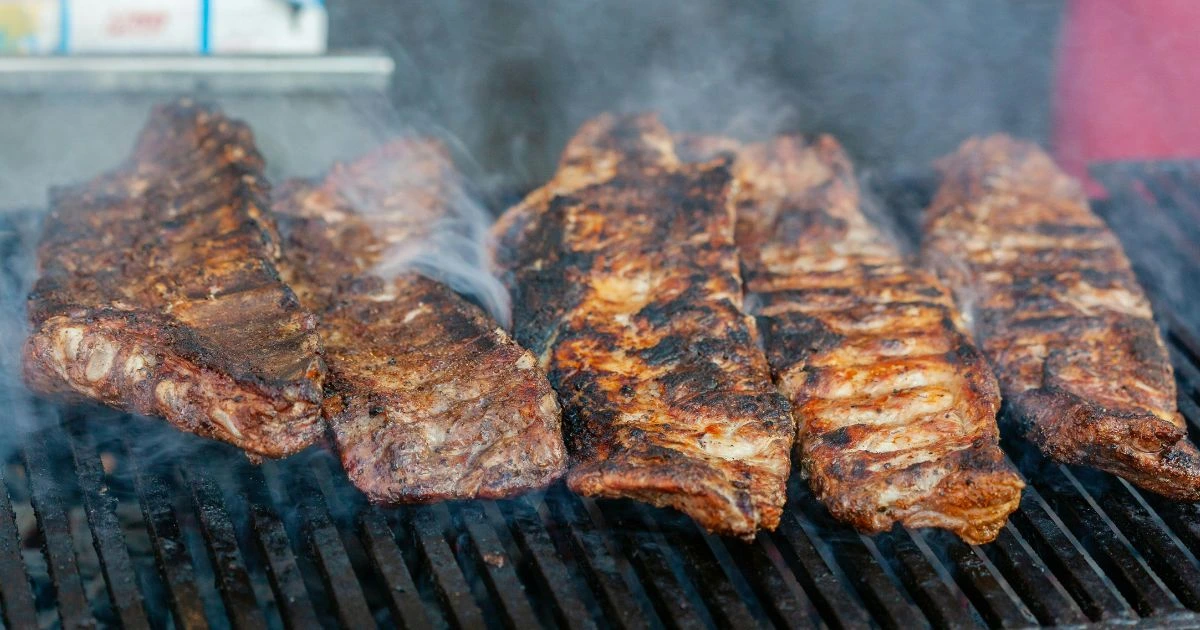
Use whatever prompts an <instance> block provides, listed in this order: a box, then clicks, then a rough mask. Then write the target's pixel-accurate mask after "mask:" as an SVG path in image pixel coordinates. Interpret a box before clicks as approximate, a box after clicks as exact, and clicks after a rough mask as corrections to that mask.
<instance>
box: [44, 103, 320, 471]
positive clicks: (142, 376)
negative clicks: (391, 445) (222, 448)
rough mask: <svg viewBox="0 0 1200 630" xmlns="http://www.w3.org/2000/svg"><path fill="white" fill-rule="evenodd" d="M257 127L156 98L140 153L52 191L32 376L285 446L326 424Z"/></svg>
mask: <svg viewBox="0 0 1200 630" xmlns="http://www.w3.org/2000/svg"><path fill="white" fill-rule="evenodd" d="M262 167H263V163H262V158H261V157H260V156H259V154H258V152H257V150H256V148H255V146H254V141H253V136H252V134H251V133H250V131H249V129H248V128H247V127H246V126H245V125H243V124H241V123H239V122H235V121H232V120H229V119H228V118H225V117H224V116H223V115H221V114H220V113H219V112H216V111H214V110H212V109H208V108H205V107H202V106H197V105H194V104H192V103H191V102H189V101H181V102H179V103H175V104H172V105H168V106H163V107H159V108H157V109H155V110H154V112H153V113H152V114H151V116H150V120H149V123H148V124H147V126H146V127H145V129H144V130H143V131H142V133H141V135H140V137H139V139H138V142H137V146H136V148H135V150H134V152H133V155H132V157H131V158H130V159H129V160H128V161H127V162H126V163H125V164H124V165H123V166H122V167H120V168H119V169H117V170H116V171H114V172H111V173H109V174H106V175H102V176H100V177H98V178H96V179H94V180H92V181H91V182H88V183H86V184H83V185H77V186H72V187H67V188H62V189H57V190H55V191H53V192H52V200H51V206H52V211H51V213H50V215H49V217H48V218H47V220H46V226H45V232H44V235H43V237H42V242H41V244H40V247H39V250H38V263H39V266H40V269H41V275H40V277H39V279H38V281H37V283H36V285H35V286H34V289H33V292H32V294H31V295H30V297H29V317H30V320H31V323H32V324H33V333H32V335H31V336H30V338H29V339H28V340H27V342H26V345H25V351H24V352H25V379H26V382H27V383H28V384H29V386H30V388H32V389H33V390H35V391H38V392H41V393H43V394H51V395H60V396H65V397H68V398H75V399H90V400H95V401H98V402H102V403H104V404H107V405H111V406H114V407H118V408H121V409H125V410H130V411H135V412H137V413H141V414H146V415H153V416H161V417H163V418H165V419H167V420H168V421H169V422H171V423H172V424H174V425H176V426H178V427H179V428H181V429H183V430H186V431H190V432H192V433H197V434H199V435H203V436H207V437H213V438H217V439H221V440H224V441H226V442H229V443H231V444H234V445H237V446H239V447H241V448H243V449H245V450H247V451H250V452H252V453H256V454H260V455H265V456H269V457H280V456H283V455H287V454H290V453H294V452H296V451H299V450H300V449H303V448H304V447H306V446H308V445H309V444H311V443H313V442H314V441H315V440H316V439H317V437H319V435H320V433H321V431H322V426H321V422H320V402H321V384H322V381H323V379H324V365H323V363H322V362H321V360H320V358H319V349H320V348H319V339H318V337H317V333H316V329H315V328H316V322H315V319H314V318H313V316H312V315H311V314H310V313H308V312H307V311H305V310H304V309H303V308H301V306H300V304H299V302H298V301H297V299H296V296H295V294H294V293H293V292H292V291H291V289H289V288H288V287H287V285H285V284H284V283H283V282H282V281H281V280H280V279H279V277H278V275H277V273H276V269H275V266H274V263H275V257H276V255H277V254H278V236H277V234H276V231H275V226H274V225H273V224H272V222H271V220H270V218H269V217H268V216H267V215H266V213H265V210H264V199H265V189H266V184H265V182H264V181H263V179H262Z"/></svg>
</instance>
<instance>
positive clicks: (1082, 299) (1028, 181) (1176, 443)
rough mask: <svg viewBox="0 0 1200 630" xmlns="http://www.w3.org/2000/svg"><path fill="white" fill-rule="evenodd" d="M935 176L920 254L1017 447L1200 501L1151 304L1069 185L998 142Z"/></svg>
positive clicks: (950, 160) (1021, 147) (980, 144)
mask: <svg viewBox="0 0 1200 630" xmlns="http://www.w3.org/2000/svg"><path fill="white" fill-rule="evenodd" d="M938 167H939V169H940V170H941V173H942V177H943V181H942V185H941V188H940V190H938V193H937V195H936V197H935V198H934V200H933V202H932V204H931V205H930V207H929V209H928V211H927V212H926V215H925V243H924V247H923V254H924V257H925V259H926V261H927V262H928V263H929V264H930V266H932V267H933V268H934V269H936V270H937V271H938V273H939V274H940V275H941V276H942V277H943V278H944V279H945V280H946V281H947V283H948V284H949V285H950V286H951V287H952V288H953V290H954V292H955V295H956V297H957V298H958V299H959V301H960V302H962V303H963V304H965V305H967V307H966V310H968V312H969V314H970V315H971V318H972V319H971V321H972V324H973V327H974V330H975V334H976V337H977V338H978V339H979V341H980V343H981V345H982V347H983V350H984V351H985V353H986V354H987V355H988V357H989V358H990V359H991V361H992V364H993V366H994V367H995V370H996V374H997V376H998V377H999V379H1000V385H1001V388H1002V390H1003V392H1004V396H1005V398H1006V399H1007V400H1008V402H1009V403H1010V404H1011V405H1012V407H1013V409H1014V411H1015V412H1016V415H1017V416H1018V418H1019V420H1020V425H1021V429H1022V430H1023V431H1024V434H1025V435H1026V437H1028V439H1029V440H1030V441H1032V442H1033V443H1034V444H1036V445H1037V446H1038V447H1039V448H1040V449H1041V450H1042V452H1044V453H1045V454H1046V455H1048V456H1049V457H1051V458H1052V459H1055V460H1057V461H1060V462H1066V463H1070V464H1080V465H1085V466H1093V467H1096V468H1099V469H1101V470H1105V471H1108V472H1111V473H1114V474H1116V475H1120V476H1121V477H1124V478H1126V479H1128V480H1129V481H1131V482H1133V483H1135V484H1137V485H1139V486H1141V487H1143V488H1146V489H1148V490H1151V491H1154V492H1157V493H1159V494H1162V495H1165V496H1168V497H1171V498H1175V499H1184V500H1190V501H1195V500H1198V499H1200V453H1198V452H1197V451H1196V448H1195V447H1194V446H1193V445H1192V444H1191V442H1189V441H1188V438H1187V427H1186V425H1185V424H1184V420H1183V417H1182V416H1180V414H1179V412H1178V411H1177V409H1176V398H1175V395H1176V392H1175V380H1174V376H1173V373H1172V369H1171V363H1170V360H1169V357H1168V355H1167V350H1166V348H1165V347H1164V346H1163V342H1162V338H1161V336H1160V334H1159V331H1158V327H1157V326H1156V325H1155V323H1154V320H1153V314H1152V313H1151V311H1150V303H1149V301H1148V300H1147V299H1146V296H1145V294H1144V293H1143V292H1142V289H1141V287H1140V286H1138V283H1137V279H1136V278H1135V277H1134V274H1133V271H1132V270H1131V268H1130V265H1129V260H1128V259H1127V258H1126V257H1125V253H1124V252H1123V251H1122V249H1121V244H1120V242H1119V241H1117V238H1116V236H1115V235H1114V234H1113V233H1112V232H1111V231H1110V230H1109V229H1108V227H1107V226H1105V225H1104V222H1103V221H1102V220H1101V219H1100V218H1099V217H1097V216H1096V215H1095V214H1093V213H1092V211H1091V209H1090V208H1089V207H1088V204H1087V199H1086V198H1085V196H1084V195H1083V192H1082V189H1081V187H1080V186H1079V184H1078V182H1076V181H1074V180H1072V179H1071V178H1070V177H1068V176H1067V175H1066V174H1065V173H1063V172H1062V171H1061V170H1059V169H1058V167H1057V166H1056V165H1055V164H1054V162H1053V161H1052V160H1051V159H1050V157H1049V156H1048V155H1046V154H1045V153H1044V152H1042V151H1041V150H1040V149H1039V148H1038V147H1037V146H1036V145H1034V144H1032V143H1028V142H1022V141H1017V140H1014V139H1012V138H1009V137H1006V136H1001V135H997V136H992V137H988V138H974V139H971V140H968V141H967V142H965V143H964V144H963V145H962V146H961V147H959V149H958V151H956V152H955V153H953V154H951V155H949V156H947V157H945V158H943V159H942V160H941V161H940V162H939V163H938Z"/></svg>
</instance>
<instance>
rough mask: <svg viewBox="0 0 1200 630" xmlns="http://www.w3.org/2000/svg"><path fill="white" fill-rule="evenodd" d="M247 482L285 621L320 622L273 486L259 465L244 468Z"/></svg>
mask: <svg viewBox="0 0 1200 630" xmlns="http://www.w3.org/2000/svg"><path fill="white" fill-rule="evenodd" d="M242 474H243V475H244V477H243V478H244V479H245V481H246V484H245V488H244V489H245V494H244V495H243V497H244V499H245V500H246V502H247V503H249V508H250V509H249V512H250V514H249V518H250V522H251V525H252V528H253V530H254V535H255V538H254V540H255V543H256V546H257V548H258V551H259V553H260V554H261V555H262V557H263V558H264V559H265V560H266V562H265V565H266V572H267V577H268V579H269V581H270V582H271V591H272V592H273V593H274V595H275V601H276V603H277V605H278V607H279V613H280V616H281V617H282V619H283V623H284V625H285V626H287V627H288V628H312V627H315V626H316V625H317V623H318V622H317V611H316V610H315V609H314V608H313V605H312V602H311V600H310V599H309V595H308V589H307V588H306V587H305V586H304V578H303V577H302V576H301V575H300V568H299V566H298V565H297V563H296V557H295V556H294V555H293V553H292V545H291V541H290V540H289V539H288V534H287V530H286V529H285V527H284V524H283V521H282V520H280V518H279V516H278V515H277V514H276V513H275V511H274V510H273V509H272V508H271V506H270V498H269V497H268V495H269V490H268V489H267V482H266V479H264V478H263V475H262V471H261V470H259V469H258V468H257V467H252V468H250V469H249V470H245V471H243V472H242Z"/></svg>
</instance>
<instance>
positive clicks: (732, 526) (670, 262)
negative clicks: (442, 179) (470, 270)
mask: <svg viewBox="0 0 1200 630" xmlns="http://www.w3.org/2000/svg"><path fill="white" fill-rule="evenodd" d="M731 181H732V180H731V177H730V174H729V170H728V168H727V167H726V165H725V164H724V162H722V161H718V162H714V163H710V164H701V165H688V164H682V163H680V161H679V160H678V158H677V157H676V155H675V153H674V147H673V144H672V141H671V137H670V134H669V133H668V132H667V130H666V129H665V128H664V127H663V126H662V124H661V123H660V122H659V121H658V120H657V119H656V118H654V117H653V116H649V115H640V116H622V117H616V116H610V115H604V116H601V117H599V118H596V119H594V120H592V121H590V122H588V123H586V124H585V125H584V126H583V127H582V128H581V129H580V131H579V132H578V134H577V135H576V136H575V138H574V139H573V140H572V141H571V143H570V144H569V146H568V147H567V149H566V151H565V153H564V157H563V160H562V163H561V166H560V169H559V171H558V173H557V174H556V175H555V177H554V179H553V180H551V181H550V182H549V183H547V184H546V185H545V186H544V187H543V188H541V189H539V190H537V191H535V192H533V193H531V194H530V195H529V197H527V198H526V199H525V200H524V201H523V202H522V203H521V204H520V205H518V206H517V207H515V208H513V209H511V210H510V211H509V213H507V214H506V216H504V217H502V218H501V220H500V222H499V223H498V224H497V226H496V231H495V232H494V241H495V243H496V252H495V264H496V266H497V268H498V270H499V271H500V273H501V274H502V277H503V278H504V280H505V282H506V283H507V284H508V285H509V287H510V290H511V291H512V295H513V305H514V312H513V321H514V331H515V333H514V334H515V336H516V337H517V340H518V341H519V342H521V343H522V344H524V345H525V346H526V347H528V348H530V349H531V350H533V351H534V353H535V354H536V355H538V357H539V360H540V362H541V364H542V365H543V366H545V367H546V369H547V371H548V374H549V376H550V381H551V383H552V384H553V385H554V386H555V387H556V389H557V390H558V393H559V396H560V399H561V400H562V403H563V406H564V425H565V431H566V436H567V447H568V449H569V450H570V452H571V455H572V462H571V469H570V471H569V472H568V478H567V479H568V484H569V485H570V487H571V489H573V490H574V491H576V492H579V493H581V494H585V495H592V496H604V497H629V498H634V499H638V500H641V501H646V502H649V503H652V504H654V505H658V506H671V507H674V508H676V509H679V510H681V511H683V512H685V513H687V514H688V515H690V516H691V517H692V518H693V519H695V520H696V521H697V522H698V523H699V524H700V525H702V526H704V527H705V528H707V529H708V530H710V531H714V532H719V533H723V534H731V535H737V536H741V537H743V538H753V537H754V535H755V532H756V531H757V530H758V529H759V528H765V529H774V528H775V526H776V525H777V524H778V522H779V517H780V514H781V511H782V507H783V504H784V500H785V496H786V482H787V478H788V474H789V472H790V470H791V461H790V449H791V445H792V440H793V439H794V436H795V426H794V424H793V422H792V417H791V413H790V411H789V408H788V404H787V401H786V400H785V399H784V398H783V396H781V395H780V394H779V393H778V392H777V391H776V390H775V388H774V386H773V385H772V383H771V378H770V369H769V367H768V365H767V361H766V357H765V356H764V355H763V353H762V350H761V349H760V348H759V345H758V331H757V329H756V328H755V324H754V320H753V319H751V318H749V317H747V316H746V315H745V314H744V313H743V312H742V306H743V305H742V282H741V275H740V273H739V270H738V258H737V251H736V249H735V248H734V242H733V237H734V214H733V206H732V204H731V203H730V185H731Z"/></svg>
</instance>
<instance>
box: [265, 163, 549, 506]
mask: <svg viewBox="0 0 1200 630" xmlns="http://www.w3.org/2000/svg"><path fill="white" fill-rule="evenodd" d="M450 164H451V163H450V158H449V156H448V155H447V154H446V153H445V151H444V150H443V149H442V147H441V145H440V144H437V143H436V142H433V141H428V140H400V141H396V142H393V143H391V144H389V145H385V146H384V147H383V148H381V149H380V150H378V151H376V152H374V153H372V154H370V155H367V156H366V157H364V158H362V159H360V160H358V161H356V162H354V163H352V164H349V165H346V166H338V167H335V168H334V169H333V171H332V172H331V173H330V174H329V176H328V177H327V178H326V179H325V181H324V182H322V183H320V184H317V185H309V184H306V183H304V182H292V183H290V184H288V185H287V186H285V190H284V191H282V192H281V194H280V195H279V201H278V202H277V203H276V205H275V209H276V211H277V212H278V213H279V214H280V215H281V216H282V217H284V220H283V227H284V229H285V232H287V233H288V241H287V243H286V247H285V250H284V251H285V260H286V264H284V265H283V272H284V276H285V277H286V278H287V279H288V280H289V282H291V283H292V284H293V286H295V287H296V291H297V292H298V293H299V295H300V297H301V301H302V302H303V303H304V304H305V306H308V307H309V308H312V309H313V310H314V311H315V312H317V313H318V314H319V316H320V318H321V325H320V331H321V338H322V340H323V342H324V344H325V353H326V354H325V356H326V360H327V361H328V363H329V382H328V384H327V386H326V392H327V399H326V401H325V416H326V418H327V419H328V421H329V424H330V426H331V427H332V428H333V432H334V436H335V439H336V442H337V447H338V450H339V451H340V453H341V458H342V463H343V465H344V466H345V468H346V471H347V472H348V473H349V475H350V478H351V480H353V482H354V484H355V485H357V486H358V487H359V488H360V489H361V490H362V491H363V492H365V493H366V494H367V496H368V497H370V498H371V500H373V501H376V502H384V503H398V502H412V501H432V500H437V499H456V498H470V497H487V498H498V497H506V496H511V495H514V494H517V493H519V492H522V491H526V490H530V489H533V488H538V487H541V486H545V485H547V484H549V483H550V482H551V481H553V480H554V479H556V478H558V477H559V476H560V475H561V474H562V472H563V470H564V468H565V466H566V453H565V449H564V447H563V441H562V433H561V427H560V416H559V407H558V402H557V399H556V397H555V395H554V391H553V390H552V389H551V388H550V384H549V383H548V382H547V381H546V377H545V374H544V373H543V372H542V371H541V369H540V368H539V367H538V366H537V361H536V360H535V359H534V357H533V355H532V354H530V353H529V352H528V351H526V350H523V349H522V348H521V347H520V346H518V345H517V344H516V343H515V342H514V341H513V340H512V339H511V338H510V337H509V336H508V334H507V333H505V332H504V330H503V329H501V328H500V327H499V326H498V325H497V324H496V323H495V322H494V321H492V320H491V319H490V318H489V317H488V316H487V315H486V314H485V313H484V312H483V311H482V310H481V309H479V308H478V307H476V306H475V305H473V304H471V303H470V302H468V301H466V300H465V299H463V298H461V297H459V296H458V295H457V294H456V293H454V292H453V291H451V290H450V289H448V288H446V287H445V286H443V285H441V284H439V283H437V282H435V281H433V280H430V279H428V278H425V277H423V276H419V275H417V274H415V273H405V274H401V275H400V276H398V277H397V278H395V280H394V281H389V280H384V279H383V278H381V277H379V276H378V275H376V274H374V273H373V268H374V267H375V266H376V264H377V263H379V262H380V259H381V257H382V256H383V255H384V254H385V253H387V252H388V251H390V250H392V248H404V247H416V246H419V245H420V243H421V241H422V239H423V238H424V237H425V236H427V235H428V234H429V231H430V229H431V227H432V226H433V225H434V224H435V223H436V222H437V221H438V220H439V218H440V217H441V216H442V215H443V214H444V213H445V212H446V208H447V205H446V204H448V203H452V199H451V197H452V192H451V191H453V190H454V189H455V186H456V184H455V181H456V179H457V177H458V175H457V173H455V172H454V170H453V167H452V166H451V165H450Z"/></svg>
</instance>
